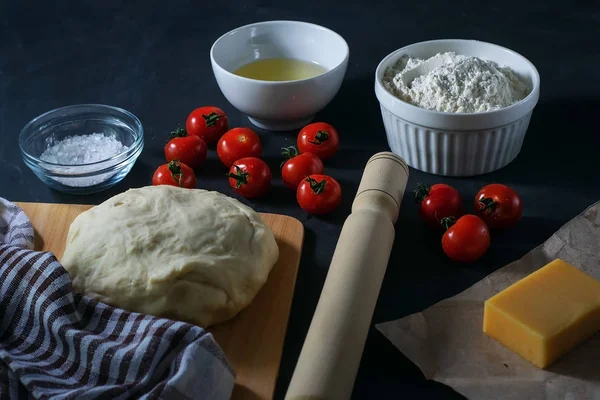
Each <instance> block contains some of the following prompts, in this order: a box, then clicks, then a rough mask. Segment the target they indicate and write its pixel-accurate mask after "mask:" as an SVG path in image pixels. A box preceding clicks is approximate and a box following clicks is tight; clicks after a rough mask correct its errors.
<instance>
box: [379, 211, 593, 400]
mask: <svg viewBox="0 0 600 400" xmlns="http://www.w3.org/2000/svg"><path fill="white" fill-rule="evenodd" d="M555 258H561V259H563V260H565V261H567V262H569V263H571V264H573V265H574V266H576V267H578V268H580V269H581V270H583V271H585V272H586V273H588V274H589V275H591V276H593V277H594V278H596V279H600V202H597V203H595V204H594V205H592V206H591V207H589V208H587V209H586V210H585V211H584V212H582V213H581V214H580V215H578V216H577V217H575V218H573V219H572V220H571V221H569V222H567V223H566V224H565V225H563V226H562V227H561V228H560V229H559V230H558V231H557V232H556V233H555V234H554V235H552V237H550V238H549V239H548V240H547V241H546V242H545V243H543V244H542V245H540V246H538V247H536V248H535V249H533V250H532V251H531V252H529V253H528V254H526V255H525V256H524V257H523V258H521V259H519V260H517V261H514V262H512V263H510V264H508V265H506V266H504V267H502V268H500V269H499V270H497V271H495V272H494V273H492V274H491V275H489V276H487V277H486V278H485V279H483V280H481V281H479V282H477V283H476V284H475V285H473V286H471V287H470V288H468V289H467V290H465V291H464V292H462V293H460V294H458V295H456V296H454V297H451V298H448V299H446V300H443V301H441V302H439V303H437V304H435V305H433V306H431V307H429V308H428V309H426V310H424V311H422V312H419V313H416V314H412V315H409V316H407V317H404V318H401V319H398V320H395V321H390V322H385V323H381V324H378V325H376V328H377V329H378V330H379V331H380V332H382V333H383V334H384V335H385V336H386V337H387V338H388V339H389V340H390V341H391V342H392V343H393V344H394V345H395V346H396V347H397V348H398V349H400V351H402V352H403V353H404V354H405V355H406V356H407V357H408V358H409V359H410V360H411V361H412V362H414V363H415V364H416V365H417V366H418V367H419V368H420V369H421V370H422V371H423V373H424V375H425V377H426V378H428V379H434V380H436V381H439V382H442V383H444V384H446V385H448V386H451V387H452V388H454V390H456V391H457V392H459V393H461V394H462V395H464V396H466V397H467V398H468V399H470V400H477V399H486V400H488V399H503V400H512V399H527V400H559V399H560V400H600V333H598V334H596V335H595V336H593V337H592V338H591V339H589V340H587V341H586V342H584V343H583V344H582V345H581V346H579V347H577V348H575V349H574V350H572V351H571V352H570V353H568V354H567V355H566V356H565V357H563V358H562V359H560V360H558V361H557V362H555V363H554V364H553V365H552V366H550V367H549V368H548V369H547V370H541V369H538V368H536V367H535V366H533V365H532V364H530V363H528V362H527V361H525V360H524V359H522V358H520V357H519V356H517V355H516V354H514V353H513V352H511V351H510V350H508V349H507V348H505V347H503V346H502V345H501V344H499V343H498V342H496V341H495V340H494V339H491V338H489V337H488V336H487V335H485V334H484V333H483V330H482V326H483V303H484V301H485V300H487V299H488V298H490V297H491V296H493V295H494V294H496V293H498V292H499V291H501V290H503V289H505V288H506V287H508V286H509V285H511V284H512V283H514V282H516V281H518V280H519V279H521V278H523V277H525V276H527V275H529V274H530V273H532V272H533V271H535V270H537V269H539V268H540V267H542V266H544V265H545V264H546V263H548V262H550V261H552V260H554V259H555Z"/></svg>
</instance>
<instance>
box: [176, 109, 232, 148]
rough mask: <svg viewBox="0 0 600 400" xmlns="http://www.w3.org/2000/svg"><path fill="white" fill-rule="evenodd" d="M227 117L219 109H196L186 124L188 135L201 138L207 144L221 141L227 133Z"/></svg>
mask: <svg viewBox="0 0 600 400" xmlns="http://www.w3.org/2000/svg"><path fill="white" fill-rule="evenodd" d="M227 127H228V125H227V116H226V115H225V112H223V110H221V109H220V108H218V107H213V106H206V107H200V108H196V109H195V110H194V111H192V112H191V113H190V115H189V116H188V118H187V121H186V122H185V129H186V130H187V132H188V134H190V135H195V136H199V137H200V139H202V140H204V141H205V142H206V143H207V144H211V143H214V142H216V141H217V140H219V138H220V137H221V136H223V134H224V133H225V132H226V131H227Z"/></svg>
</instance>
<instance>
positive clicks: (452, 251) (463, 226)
mask: <svg viewBox="0 0 600 400" xmlns="http://www.w3.org/2000/svg"><path fill="white" fill-rule="evenodd" d="M442 223H443V224H445V225H446V226H448V228H447V230H446V232H445V233H444V235H443V236H442V248H443V249H444V253H446V255H447V256H448V257H450V259H452V260H454V261H461V262H474V261H477V260H479V259H480V258H481V257H482V256H483V255H484V254H485V253H486V251H487V250H488V248H489V247H490V232H489V229H488V227H487V225H486V224H485V222H483V220H482V219H481V218H479V217H478V216H476V215H473V214H466V215H463V216H462V217H460V218H459V219H458V220H456V219H455V218H454V217H447V218H443V219H442Z"/></svg>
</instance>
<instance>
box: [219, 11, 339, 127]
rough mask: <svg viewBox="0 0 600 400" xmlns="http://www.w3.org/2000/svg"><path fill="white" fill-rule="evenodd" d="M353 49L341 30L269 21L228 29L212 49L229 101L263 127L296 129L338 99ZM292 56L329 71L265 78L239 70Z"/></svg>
mask: <svg viewBox="0 0 600 400" xmlns="http://www.w3.org/2000/svg"><path fill="white" fill-rule="evenodd" d="M348 57H349V49H348V44H347V43H346V41H345V40H344V39H343V38H342V37H341V36H340V35H338V34H337V33H335V32H333V31H332V30H330V29H327V28H324V27H322V26H319V25H315V24H310V23H306V22H298V21H267V22H259V23H255V24H250V25H246V26H242V27H240V28H237V29H234V30H232V31H230V32H227V33H226V34H224V35H223V36H221V37H220V38H219V39H217V40H216V41H215V43H214V44H213V46H212V48H211V49H210V60H211V64H212V69H213V73H214V74H215V78H216V80H217V83H218V85H219V88H220V89H221V91H222V92H223V95H224V96H225V97H226V98H227V100H228V101H229V102H230V103H231V104H232V105H233V106H234V107H235V108H237V109H238V110H240V111H241V112H243V113H244V114H246V115H248V117H249V119H250V121H251V122H252V123H253V124H254V125H256V126H258V127H260V128H263V129H267V130H273V131H283V130H292V129H296V128H300V127H302V126H304V125H306V124H308V123H309V122H310V121H312V119H313V118H314V116H315V114H316V113H317V112H319V111H320V110H321V109H323V108H324V107H325V106H326V105H327V104H329V102H330V101H331V100H332V99H333V98H334V97H335V95H336V94H337V92H338V90H339V89H340V86H341V84H342V81H343V79H344V75H345V74H346V67H347V66H348ZM268 58H292V59H299V60H304V61H311V62H315V63H317V64H319V65H321V66H322V67H324V68H325V69H326V72H325V73H323V74H321V75H318V76H315V77H313V78H309V79H302V80H296V81H262V80H255V79H248V78H244V77H241V76H238V75H235V74H234V73H233V71H235V70H236V69H238V68H239V67H241V66H242V65H245V64H248V63H250V62H252V61H256V60H259V59H268Z"/></svg>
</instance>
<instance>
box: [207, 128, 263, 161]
mask: <svg viewBox="0 0 600 400" xmlns="http://www.w3.org/2000/svg"><path fill="white" fill-rule="evenodd" d="M261 153H262V144H261V143H260V138H259V137H258V135H257V134H256V133H255V132H254V131H253V130H252V129H250V128H233V129H231V130H229V131H227V132H226V133H225V134H224V135H223V136H221V139H219V143H217V154H218V155H219V159H220V160H221V162H222V163H223V164H224V165H225V166H226V167H231V164H233V163H234V161H235V160H239V159H240V158H244V157H260V154H261Z"/></svg>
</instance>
